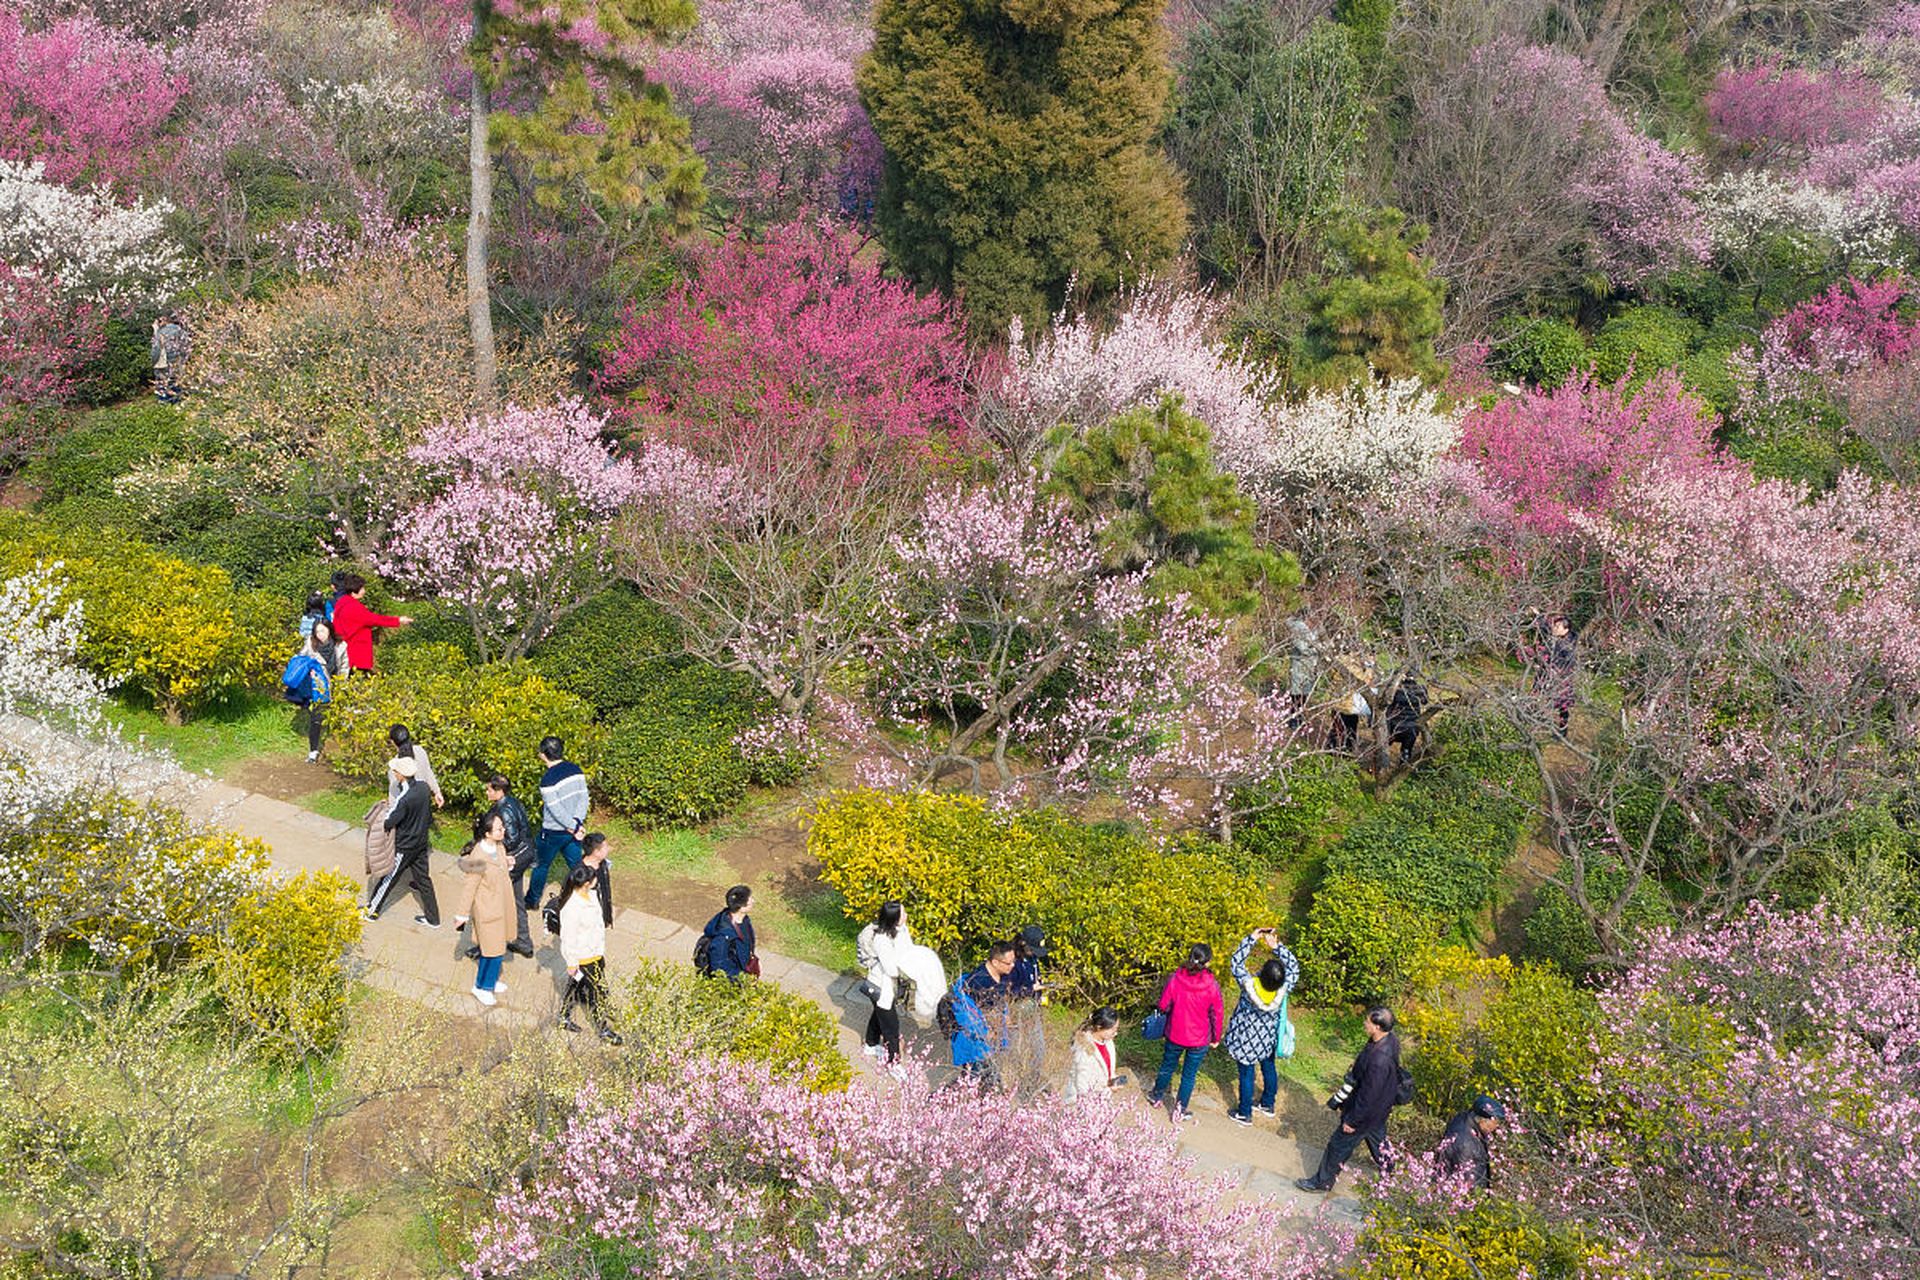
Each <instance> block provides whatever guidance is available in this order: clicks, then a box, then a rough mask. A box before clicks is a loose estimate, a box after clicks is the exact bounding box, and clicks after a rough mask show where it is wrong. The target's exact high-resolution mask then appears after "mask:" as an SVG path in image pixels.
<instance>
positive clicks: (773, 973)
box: [0, 716, 1365, 1219]
mask: <svg viewBox="0 0 1920 1280" xmlns="http://www.w3.org/2000/svg"><path fill="white" fill-rule="evenodd" d="M0 739H4V740H6V741H8V742H10V743H12V744H15V745H17V746H20V747H22V748H24V749H26V750H29V751H32V752H36V753H39V754H42V755H48V754H53V755H59V754H62V753H65V752H71V751H74V750H76V749H77V746H76V744H75V743H73V742H72V740H70V739H66V738H64V737H63V736H62V735H59V734H57V733H56V732H54V731H53V730H50V729H49V728H48V727H47V726H45V725H43V724H41V723H39V722H38V721H34V720H31V719H27V718H25V717H20V716H4V717H0ZM122 785H127V783H126V780H124V779H123V780H122ZM134 785H137V786H141V787H144V788H145V789H148V790H151V791H152V792H153V793H154V794H156V795H158V796H160V797H161V798H163V799H165V800H166V801H167V802H169V803H171V804H174V805H177V806H178V807H180V808H181V809H183V810H185V811H186V812H187V813H189V814H191V815H192V816H194V817H196V818H200V819H203V820H205V821H207V822H209V823H212V824H215V825H218V826H221V827H225V828H228V829H231V830H234V831H238V832H240V833H242V834H243V835H248V836H252V837H254V838H256V839H258V840H261V841H263V842H265V843H266V844H267V845H268V847H269V848H271V849H272V851H273V861H274V865H275V866H276V867H278V868H280V869H282V870H285V871H289V872H298V871H323V870H332V871H338V872H340V873H341V874H343V875H345V876H346V877H347V878H348V879H350V880H352V881H354V882H355V883H357V884H362V883H364V882H365V879H366V877H365V874H364V866H365V863H364V853H363V849H364V832H363V829H362V828H361V827H360V826H359V825H358V824H349V823H346V822H342V821H340V820H338V819H335V818H329V817H326V816H325V815H322V814H318V813H314V812H312V811H310V810H306V809H302V808H300V807H299V806H297V805H293V804H289V803H287V802H286V801H284V800H277V799H274V798H273V797H271V796H265V795H261V794H259V793H257V792H249V791H245V790H242V789H241V788H238V787H234V786H230V785H228V784H226V783H222V782H217V781H214V780H213V779H211V778H208V777H205V776H204V775H200V774H193V773H188V772H186V771H184V770H181V769H178V768H173V767H164V768H156V769H153V770H151V771H149V772H148V773H147V775H146V776H144V777H142V778H141V779H140V780H139V781H138V782H137V783H135V784H134ZM432 868H433V880H434V888H435V891H436V893H437V895H438V897H439V900H440V909H441V918H442V924H441V927H440V928H438V929H431V930H430V929H426V928H424V927H422V926H420V925H416V924H415V923H413V917H414V916H415V915H416V914H417V913H418V910H419V907H418V900H417V899H416V898H415V897H414V896H413V894H412V893H410V892H409V893H407V894H406V895H404V896H403V897H401V898H400V899H399V900H398V901H396V902H394V903H392V904H391V905H390V906H389V907H388V908H387V911H386V912H385V914H383V915H382V917H381V918H380V919H379V920H377V921H374V922H371V923H369V924H368V925H367V926H366V930H365V933H364V936H363V938H362V941H361V945H360V960H361V968H360V971H359V973H358V977H359V978H360V980H362V981H364V982H366V983H367V984H368V985H370V986H373V987H376V988H379V989H381V990H384V991H390V992H393V993H395V994H398V995H401V996H403V997H406V998H408V999H411V1000H416V1001H418V1002H420V1003H422V1004H425V1005H427V1006H429V1007H431V1008H435V1009H439V1010H442V1011H444V1012H446V1013H447V1014H449V1015H452V1016H458V1017H470V1018H478V1019H484V1020H490V1021H494V1022H504V1023H508V1024H521V1025H525V1024H531V1023H532V1022H534V1021H535V1020H536V1019H539V1018H551V1017H553V1016H554V1015H555V1014H556V1013H557V1012H558V1009H559V1002H560V992H561V989H562V988H563V986H564V972H563V969H562V966H561V963H560V959H559V949H558V948H557V947H551V946H549V947H541V948H540V949H539V950H537V951H536V952H535V954H534V956H533V957H532V958H531V959H526V958H523V957H520V956H515V955H509V956H508V957H507V965H506V968H505V971H504V974H503V977H504V979H505V981H506V982H507V985H508V990H507V992H506V993H505V994H504V995H503V996H502V997H501V1000H500V1003H499V1005H498V1006H496V1007H495V1008H492V1009H483V1008H481V1006H480V1005H479V1004H478V1002H476V1001H475V1000H474V999H473V997H472V996H471V995H470V994H469V992H470V990H471V989H472V986H473V962H472V961H470V960H467V959H466V958H465V957H464V955H463V954H462V953H463V952H464V950H465V948H466V946H467V937H466V935H465V934H464V933H455V932H454V931H453V929H452V927H451V924H450V921H451V919H452V914H453V913H452V911H451V904H453V903H454V902H456V901H458V899H457V897H456V894H457V893H458V891H459V888H460V885H461V879H462V877H461V875H460V873H459V872H458V870H457V869H456V868H455V865H454V860H453V859H452V858H451V857H448V856H445V855H443V854H439V853H437V852H436V854H435V855H434V857H433V860H432ZM617 893H618V888H617V881H616V895H617ZM532 923H533V929H534V935H535V937H536V938H539V937H540V936H541V928H540V924H539V922H538V920H535V921H533V922H532ZM697 937H698V930H697V929H693V928H689V927H688V926H686V925H683V924H681V923H679V922H678V921H675V920H668V919H665V918H663V917H660V916H655V915H649V914H647V913H646V912H644V911H639V910H636V909H634V908H633V907H621V908H618V909H617V910H616V911H615V912H614V921H613V927H612V928H611V929H610V930H609V931H608V946H607V964H608V968H609V970H610V971H611V973H612V974H614V975H618V974H619V972H620V969H621V967H622V964H621V962H622V961H623V960H626V959H630V958H632V957H634V956H649V957H652V958H654V959H659V960H668V961H675V962H680V963H691V961H692V957H693V945H694V941H695V939H696V938H697ZM760 964H761V977H762V978H763V979H765V980H767V981H769V982H777V983H779V984H780V985H781V986H782V987H785V988H786V989H787V990H789V991H792V992H795V993H796V994H799V995H802V996H805V997H806V998H807V999H809V1000H811V1001H813V1002H814V1003H815V1004H817V1005H819V1006H820V1008H821V1009H823V1010H824V1011H825V1012H826V1013H827V1015H828V1016H829V1017H830V1018H832V1019H833V1022H834V1025H835V1027H836V1028H837V1029H838V1032H839V1037H840V1048H841V1051H842V1052H843V1053H845V1054H846V1055H847V1056H848V1057H849V1058H850V1059H851V1060H852V1061H853V1063H854V1068H855V1073H856V1075H862V1076H865V1077H867V1078H868V1079H870V1080H873V1081H875V1082H876V1083H877V1082H878V1080H879V1079H880V1077H878V1076H877V1074H876V1073H875V1071H874V1068H873V1063H872V1060H871V1059H869V1058H868V1057H867V1056H866V1055H865V1054H864V1053H863V1052H861V1032H862V1030H863V1029H864V1027H865V1025H866V1018H867V1014H868V1012H869V1006H868V1004H867V1002H866V1001H865V1000H864V999H862V998H861V997H860V996H859V995H858V994H857V993H856V992H855V990H854V988H855V987H856V985H857V984H858V982H859V980H860V975H858V974H857V973H854V972H852V971H851V970H849V971H846V972H841V973H835V972H833V971H832V970H829V969H826V968H823V967H821V966H820V965H816V964H809V963H807V962H805V961H802V960H796V959H793V958H792V957H789V956H783V955H780V954H779V953H777V952H771V951H762V952H761V953H760ZM904 1023H905V1029H906V1031H907V1038H908V1040H909V1041H910V1042H911V1044H912V1047H913V1048H914V1049H915V1050H916V1051H917V1052H920V1053H922V1054H925V1055H927V1056H930V1057H931V1056H936V1055H937V1056H939V1057H944V1048H945V1046H944V1044H943V1043H942V1042H941V1041H940V1040H939V1038H938V1036H937V1034H936V1033H935V1032H934V1031H933V1030H932V1029H931V1028H930V1027H924V1026H923V1027H915V1026H914V1025H913V1019H912V1015H911V1014H909V1015H908V1016H907V1018H906V1019H905V1020H904ZM1193 1109H1194V1114H1195V1116H1196V1117H1197V1119H1196V1120H1195V1122H1193V1123H1191V1124H1189V1125H1187V1126H1185V1127H1183V1129H1182V1132H1181V1135H1180V1147H1181V1150H1182V1151H1183V1152H1184V1153H1185V1154H1186V1155H1188V1156H1189V1157H1190V1158H1192V1159H1193V1160H1194V1162H1195V1163H1196V1165H1197V1166H1198V1167H1199V1168H1200V1169H1201V1170H1202V1171H1203V1172H1205V1173H1208V1174H1212V1175H1218V1176H1222V1177H1224V1178H1225V1179H1226V1180H1227V1182H1228V1184H1229V1186H1230V1187H1231V1188H1232V1189H1233V1192H1234V1194H1239V1195H1248V1196H1260V1197H1266V1198H1271V1199H1274V1200H1277V1201H1279V1202H1281V1203H1282V1204H1284V1205H1286V1206H1288V1209H1289V1212H1290V1213H1291V1214H1292V1215H1294V1216H1296V1217H1299V1218H1302V1219H1304V1218H1306V1217H1308V1216H1310V1215H1311V1214H1312V1213H1313V1212H1314V1211H1315V1210H1317V1209H1318V1208H1319V1207H1320V1206H1321V1204H1322V1203H1323V1201H1329V1198H1327V1197H1321V1196H1312V1195H1305V1194H1303V1193H1301V1192H1299V1191H1298V1190H1296V1189H1295V1188H1294V1185H1293V1180H1294V1179H1295V1178H1298V1177H1301V1176H1302V1175H1304V1174H1305V1173H1307V1172H1308V1171H1309V1169H1310V1168H1311V1167H1312V1166H1313V1165H1314V1164H1316V1163H1317V1162H1318V1160H1319V1157H1320V1143H1321V1142H1322V1141H1323V1138H1322V1136H1321V1135H1320V1134H1318V1133H1315V1134H1312V1135H1310V1136H1308V1137H1306V1138H1304V1139H1298V1138H1295V1137H1293V1136H1290V1135H1286V1134H1276V1133H1275V1132H1274V1130H1273V1127H1272V1126H1273V1124H1274V1122H1273V1121H1271V1120H1266V1119H1264V1118H1262V1122H1261V1123H1259V1124H1256V1125H1255V1126H1253V1127H1252V1128H1247V1127H1244V1126H1241V1125H1237V1124H1235V1123H1234V1122H1233V1121H1232V1120H1231V1119H1230V1118H1228V1116H1227V1114H1226V1111H1225V1108H1224V1106H1223V1104H1222V1103H1221V1102H1220V1101H1219V1100H1218V1099H1217V1098H1215V1097H1213V1096H1212V1095H1211V1094H1209V1093H1205V1092H1202V1093H1198V1094H1196V1095H1195V1097H1194V1099H1193ZM1364 1164H1365V1162H1364V1160H1363V1161H1362V1167H1364ZM1348 1178H1349V1181H1350V1179H1351V1171H1350V1172H1349V1175H1348ZM1330 1207H1331V1210H1332V1212H1333V1213H1334V1214H1336V1215H1338V1216H1340V1217H1344V1218H1349V1219H1357V1216H1358V1209H1359V1206H1358V1202H1357V1201H1355V1200H1353V1199H1351V1198H1350V1197H1348V1196H1334V1197H1331V1198H1330Z"/></svg>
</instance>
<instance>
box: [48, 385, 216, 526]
mask: <svg viewBox="0 0 1920 1280" xmlns="http://www.w3.org/2000/svg"><path fill="white" fill-rule="evenodd" d="M186 421H187V420H186V418H185V416H184V415H182V414H181V412H180V410H179V409H177V408H175V407H174V406H172V405H166V404H161V403H159V402H158V401H134V402H133V403H131V404H123V405H118V406H115V407H114V408H111V409H97V410H95V411H94V412H92V413H89V414H86V415H85V416H83V417H81V418H79V419H78V420H77V421H76V422H75V423H74V425H73V426H72V427H71V428H70V429H68V430H67V431H64V432H62V433H61V434H60V435H59V436H58V437H56V438H55V440H54V441H53V444H52V446H51V447H50V448H49V449H48V450H47V452H46V454H45V456H43V457H42V458H41V459H40V460H39V461H38V462H36V463H34V464H33V467H32V469H31V471H30V473H29V475H30V478H31V479H32V481H33V483H34V484H35V485H36V486H37V487H38V488H39V490H40V496H41V501H43V502H58V501H60V500H61V499H63V498H78V497H89V498H111V497H112V496H113V482H114V481H115V480H116V479H118V478H119V477H120V476H123V475H125V474H126V473H127V472H129V471H131V470H133V469H134V468H135V467H137V466H139V465H140V464H141V463H143V462H148V461H151V460H152V459H154V458H159V457H163V456H166V455H169V454H173V453H177V452H178V451H179V449H180V447H181V442H182V440H183V439H184V437H185V435H186Z"/></svg>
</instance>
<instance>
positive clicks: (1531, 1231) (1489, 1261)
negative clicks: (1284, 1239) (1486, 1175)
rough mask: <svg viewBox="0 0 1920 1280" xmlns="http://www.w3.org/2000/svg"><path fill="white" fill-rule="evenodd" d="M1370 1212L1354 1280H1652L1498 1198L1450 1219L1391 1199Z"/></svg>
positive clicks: (1600, 1247)
mask: <svg viewBox="0 0 1920 1280" xmlns="http://www.w3.org/2000/svg"><path fill="white" fill-rule="evenodd" d="M1371 1208H1372V1212H1371V1214H1370V1216H1369V1220H1368V1225H1367V1231H1366V1232H1365V1234H1364V1235H1362V1236H1361V1239H1360V1248H1359V1250H1358V1251H1357V1254H1356V1256H1355V1258H1354V1261H1353V1263H1352V1264H1351V1267H1350V1270H1348V1271H1347V1272H1346V1273H1345V1274H1347V1275H1350V1276H1352V1277H1353V1280H1652V1273H1651V1272H1650V1271H1648V1270H1646V1269H1644V1268H1640V1267H1637V1266H1635V1265H1634V1264H1632V1263H1631V1262H1628V1261H1624V1260H1622V1259H1621V1258H1619V1257H1616V1256H1615V1251H1614V1250H1612V1249H1609V1248H1608V1247H1607V1246H1606V1243H1605V1242H1604V1241H1601V1240H1597V1239H1595V1238H1593V1237H1592V1236H1591V1235H1590V1234H1589V1233H1588V1232H1586V1231H1584V1230H1582V1229H1580V1228H1578V1227H1576V1226H1573V1225H1571V1224H1560V1223H1550V1222H1548V1221H1547V1220H1546V1219H1545V1218H1544V1217H1542V1216H1541V1215H1540V1214H1539V1213H1538V1212H1537V1211H1536V1210H1534V1209H1532V1208H1530V1207H1528V1206H1526V1205H1524V1204H1520V1203H1517V1202H1515V1201H1512V1200H1507V1199H1504V1198H1501V1197H1499V1196H1488V1195H1483V1196H1481V1197H1479V1198H1478V1199H1476V1200H1475V1201H1473V1203H1472V1204H1471V1205H1468V1206H1466V1207H1464V1208H1460V1207H1457V1206H1449V1207H1448V1209H1447V1211H1445V1212H1435V1211H1433V1210H1432V1209H1431V1208H1430V1207H1429V1208H1427V1209H1425V1210H1424V1211H1423V1210H1421V1209H1412V1208H1409V1207H1408V1206H1406V1205H1403V1204H1400V1203H1396V1201H1395V1200H1394V1199H1391V1198H1389V1199H1386V1200H1381V1201H1376V1202H1375V1203H1374V1204H1373V1205H1372V1207H1371Z"/></svg>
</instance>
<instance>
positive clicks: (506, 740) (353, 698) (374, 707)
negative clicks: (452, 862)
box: [328, 645, 605, 807]
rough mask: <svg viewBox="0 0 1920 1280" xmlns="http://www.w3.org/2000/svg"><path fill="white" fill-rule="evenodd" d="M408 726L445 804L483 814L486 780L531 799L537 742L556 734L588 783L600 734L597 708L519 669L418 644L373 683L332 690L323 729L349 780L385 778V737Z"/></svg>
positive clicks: (358, 679) (361, 680)
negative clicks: (497, 778) (496, 779)
mask: <svg viewBox="0 0 1920 1280" xmlns="http://www.w3.org/2000/svg"><path fill="white" fill-rule="evenodd" d="M394 724H404V725H406V726H407V728H408V729H410V730H411V731H412V732H413V736H414V739H415V740H416V741H418V742H420V743H421V744H422V745H424V746H425V747H426V749H427V751H428V753H429V754H431V755H432V757H433V769H434V772H435V773H436V774H437V775H439V778H440V786H441V788H442V789H443V790H445V792H446V793H447V799H448V800H449V801H450V802H452V803H455V804H461V805H465V806H467V807H479V806H480V805H481V804H482V802H483V800H484V798H485V794H486V779H487V777H488V776H489V775H491V774H492V773H493V772H494V771H496V770H498V771H499V772H501V773H503V774H505V775H506V776H507V777H508V778H509V779H510V780H511V781H512V782H513V789H514V792H515V794H517V795H520V796H525V797H537V794H538V786H539V782H540V774H541V772H542V768H543V767H542V765H541V764H540V759H539V756H538V755H537V754H536V749H537V748H538V747H539V744H540V739H541V738H543V737H545V736H546V735H548V734H557V735H558V736H559V737H560V738H561V740H562V741H564V742H565V743H566V747H567V756H568V758H569V759H571V760H573V761H574V762H575V763H576V764H578V765H580V766H581V767H582V768H584V769H586V770H587V772H588V774H589V775H590V776H591V775H592V773H593V771H594V768H595V767H596V765H597V764H598V761H599V758H600V749H601V745H602V743H603V742H604V740H605V734H604V732H603V731H602V730H601V729H600V728H599V727H598V726H596V725H595V724H594V722H593V709H592V708H591V707H589V706H588V705H587V704H586V703H585V702H583V701H581V700H580V699H579V698H576V697H575V696H573V695H572V694H570V693H564V692H562V691H561V690H559V689H557V688H555V687H554V686H553V684H552V683H551V682H549V681H548V680H547V679H546V678H545V677H544V676H541V675H540V674H538V673H537V672H535V671H534V670H533V669H532V668H531V667H530V666H528V665H527V664H526V663H525V662H496V663H490V664H488V665H486V666H482V667H475V666H470V665H469V664H468V662H467V660H466V658H465V657H464V656H463V655H462V654H461V653H460V651H459V650H457V649H454V648H452V647H450V646H440V645H421V646H418V647H414V648H409V649H407V650H405V659H404V661H399V660H396V661H394V662H391V663H389V664H388V665H387V666H386V667H384V668H382V669H381V670H380V671H378V672H376V673H374V674H373V675H370V676H363V675H355V676H354V677H353V678H352V679H350V680H343V681H341V682H340V683H339V684H338V685H337V686H336V687H335V694H334V715H333V716H332V717H331V723H330V724H329V726H328V734H329V741H330V742H331V744H332V750H333V754H334V760H335V762H336V764H337V765H338V766H339V768H340V769H341V770H342V771H343V772H345V773H348V774H357V775H361V776H366V777H384V776H385V774H386V765H387V760H388V758H389V756H390V754H391V748H390V747H389V746H388V744H387V730H388V728H389V727H390V726H392V725H394Z"/></svg>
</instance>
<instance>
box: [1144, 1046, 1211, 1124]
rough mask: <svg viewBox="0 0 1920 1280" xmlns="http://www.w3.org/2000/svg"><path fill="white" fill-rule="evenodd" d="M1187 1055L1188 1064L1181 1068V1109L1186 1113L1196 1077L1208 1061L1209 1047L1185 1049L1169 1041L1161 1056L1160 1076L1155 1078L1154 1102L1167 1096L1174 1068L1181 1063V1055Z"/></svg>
mask: <svg viewBox="0 0 1920 1280" xmlns="http://www.w3.org/2000/svg"><path fill="white" fill-rule="evenodd" d="M1183 1053H1184V1054H1186V1055H1187V1060H1186V1063H1185V1064H1184V1065H1183V1066H1182V1067H1181V1068H1180V1094H1179V1098H1180V1109H1181V1110H1182V1111H1185V1110H1186V1109H1187V1103H1188V1102H1189V1101H1191V1100H1192V1098H1193V1081H1194V1077H1196V1076H1198V1075H1199V1074H1200V1064H1201V1063H1202V1062H1205V1061H1206V1060H1207V1046H1205V1045H1201V1046H1200V1047H1199V1048H1198V1049H1183V1048H1181V1047H1180V1046H1179V1045H1177V1044H1175V1043H1174V1042H1173V1041H1171V1040H1169V1041H1167V1047H1166V1048H1165V1049H1164V1050H1163V1051H1162V1052H1161V1054H1160V1074H1159V1075H1158V1076H1155V1077H1154V1081H1153V1100H1154V1102H1155V1103H1156V1104H1158V1103H1159V1101H1160V1100H1161V1099H1162V1098H1164V1097H1166V1096H1167V1085H1168V1084H1169V1083H1170V1082H1171V1081H1172V1080H1173V1066H1174V1064H1175V1063H1176V1062H1179V1061H1180V1055H1181V1054H1183Z"/></svg>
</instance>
